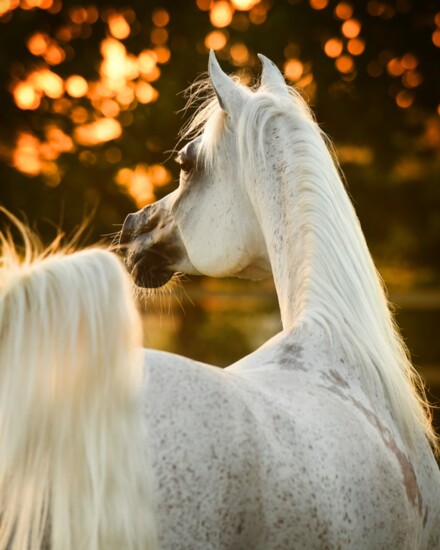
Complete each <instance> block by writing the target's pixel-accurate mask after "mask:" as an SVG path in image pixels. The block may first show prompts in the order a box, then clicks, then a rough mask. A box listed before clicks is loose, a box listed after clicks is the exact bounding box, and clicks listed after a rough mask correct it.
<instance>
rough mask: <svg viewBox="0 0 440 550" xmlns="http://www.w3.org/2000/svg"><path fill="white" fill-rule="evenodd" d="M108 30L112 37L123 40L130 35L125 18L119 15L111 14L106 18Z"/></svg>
mask: <svg viewBox="0 0 440 550" xmlns="http://www.w3.org/2000/svg"><path fill="white" fill-rule="evenodd" d="M108 28H109V31H110V33H111V34H112V36H114V37H115V38H118V39H119V40H123V39H124V38H127V36H129V35H130V32H131V29H130V25H129V24H128V22H127V20H126V19H125V17H124V16H123V15H122V14H120V13H112V14H110V15H109V17H108Z"/></svg>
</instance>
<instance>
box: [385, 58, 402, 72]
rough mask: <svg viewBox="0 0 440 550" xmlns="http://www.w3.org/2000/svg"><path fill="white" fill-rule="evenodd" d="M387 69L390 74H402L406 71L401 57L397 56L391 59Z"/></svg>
mask: <svg viewBox="0 0 440 550" xmlns="http://www.w3.org/2000/svg"><path fill="white" fill-rule="evenodd" d="M387 71H388V74H389V75H390V76H401V75H402V74H403V73H404V71H405V69H404V68H403V66H402V63H401V62H400V59H398V58H397V57H393V59H391V60H390V61H388V63H387Z"/></svg>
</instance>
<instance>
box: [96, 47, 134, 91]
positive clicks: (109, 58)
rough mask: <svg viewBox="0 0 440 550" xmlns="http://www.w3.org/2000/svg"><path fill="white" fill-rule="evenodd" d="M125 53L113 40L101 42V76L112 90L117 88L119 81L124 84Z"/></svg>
mask: <svg viewBox="0 0 440 550" xmlns="http://www.w3.org/2000/svg"><path fill="white" fill-rule="evenodd" d="M126 52H127V50H126V49H125V46H124V45H123V44H122V43H121V42H119V41H118V40H116V39H114V38H106V39H104V40H103V41H102V42H101V53H102V55H103V57H104V59H103V61H102V63H101V75H102V76H105V77H106V78H107V79H108V80H109V84H110V83H111V86H112V87H113V88H118V87H119V85H120V84H119V81H122V82H123V83H124V81H125V79H126V77H127V68H128V65H127V55H126ZM136 65H137V60H136Z"/></svg>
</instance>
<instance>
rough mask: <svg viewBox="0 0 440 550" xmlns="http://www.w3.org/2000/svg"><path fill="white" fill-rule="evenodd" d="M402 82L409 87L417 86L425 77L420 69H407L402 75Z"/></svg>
mask: <svg viewBox="0 0 440 550" xmlns="http://www.w3.org/2000/svg"><path fill="white" fill-rule="evenodd" d="M402 82H403V84H404V86H406V87H407V88H417V86H420V84H421V83H422V82H423V77H422V75H421V74H420V73H419V72H418V71H407V72H405V73H404V75H403V76H402Z"/></svg>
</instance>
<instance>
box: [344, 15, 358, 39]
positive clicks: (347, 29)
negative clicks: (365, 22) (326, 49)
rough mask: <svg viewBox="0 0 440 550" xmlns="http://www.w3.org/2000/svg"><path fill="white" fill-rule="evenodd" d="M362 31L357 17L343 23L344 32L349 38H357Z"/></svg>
mask: <svg viewBox="0 0 440 550" xmlns="http://www.w3.org/2000/svg"><path fill="white" fill-rule="evenodd" d="M360 32H361V24H360V22H359V21H358V20H357V19H347V21H344V23H342V34H343V35H344V36H346V37H347V38H356V37H357V36H358V35H359V33H360Z"/></svg>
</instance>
